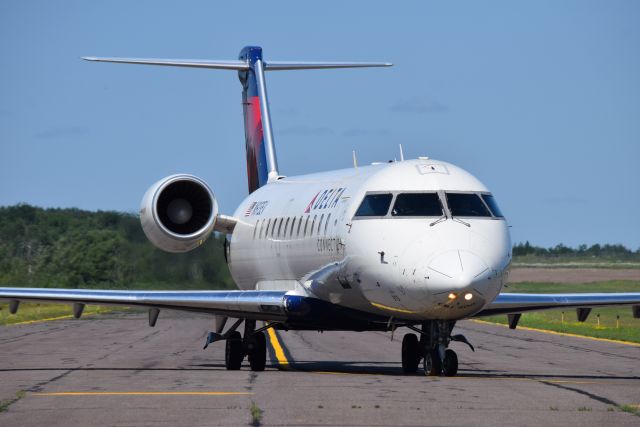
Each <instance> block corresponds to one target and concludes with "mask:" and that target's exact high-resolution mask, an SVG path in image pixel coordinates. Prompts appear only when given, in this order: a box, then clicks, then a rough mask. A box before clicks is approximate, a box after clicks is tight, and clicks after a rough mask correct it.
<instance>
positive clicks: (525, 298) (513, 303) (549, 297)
mask: <svg viewBox="0 0 640 427" xmlns="http://www.w3.org/2000/svg"><path fill="white" fill-rule="evenodd" d="M620 305H629V306H637V305H640V292H628V293H627V292H625V293H589V294H512V293H502V294H500V295H498V297H497V298H496V299H495V300H493V302H491V303H490V304H489V305H488V306H487V307H485V308H484V309H483V310H482V311H480V312H479V313H477V314H476V315H474V316H473V317H482V316H493V315H497V314H512V313H524V312H527V311H537V310H550V309H554V308H578V307H606V306H620Z"/></svg>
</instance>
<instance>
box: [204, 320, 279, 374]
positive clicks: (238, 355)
mask: <svg viewBox="0 0 640 427" xmlns="http://www.w3.org/2000/svg"><path fill="white" fill-rule="evenodd" d="M241 321H242V320H239V321H237V322H236V323H235V324H234V325H233V326H232V327H231V328H230V330H229V331H227V332H226V333H225V334H221V333H220V332H217V333H215V332H210V333H209V335H208V338H207V342H206V344H205V347H204V348H207V346H208V345H209V344H210V343H212V342H215V341H221V340H226V343H225V349H224V350H225V351H224V363H225V367H226V368H227V370H229V371H237V370H238V369H240V368H241V367H242V361H243V360H244V358H245V356H247V359H248V361H249V366H250V367H251V370H252V371H264V368H265V366H266V364H267V337H266V336H265V333H264V329H265V328H260V329H259V330H257V331H256V321H255V320H245V321H244V339H243V338H242V335H240V332H238V331H236V330H235V328H237V327H238V325H239V324H240V322H241ZM223 326H224V325H223ZM220 329H221V328H220Z"/></svg>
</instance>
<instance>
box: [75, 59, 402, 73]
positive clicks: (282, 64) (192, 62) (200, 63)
mask: <svg viewBox="0 0 640 427" xmlns="http://www.w3.org/2000/svg"><path fill="white" fill-rule="evenodd" d="M82 59H84V60H85V61H95V62H115V63H121V64H142V65H164V66H166V67H191V68H209V69H217V70H236V71H243V70H248V69H249V68H250V65H249V63H248V62H246V61H241V60H226V61H222V60H206V59H154V58H102V57H95V56H83V57H82ZM392 65H393V64H391V63H389V62H299V61H297V62H296V61H268V62H267V61H265V63H264V70H265V71H284V70H322V69H330V68H366V67H390V66H392Z"/></svg>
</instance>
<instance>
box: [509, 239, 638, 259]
mask: <svg viewBox="0 0 640 427" xmlns="http://www.w3.org/2000/svg"><path fill="white" fill-rule="evenodd" d="M525 256H537V257H542V258H596V259H603V260H618V261H640V249H638V250H636V251H633V250H631V249H628V248H627V247H625V246H623V245H619V244H618V245H609V244H605V245H600V244H595V245H591V246H587V245H579V246H578V247H576V248H572V247H569V246H565V245H563V244H562V243H560V244H558V245H556V246H554V247H552V248H542V247H539V246H534V245H531V244H530V243H529V242H528V241H527V242H524V243H517V244H515V245H514V246H513V257H514V259H515V258H517V257H525Z"/></svg>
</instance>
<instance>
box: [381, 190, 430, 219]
mask: <svg viewBox="0 0 640 427" xmlns="http://www.w3.org/2000/svg"><path fill="white" fill-rule="evenodd" d="M391 215H393V216H436V217H437V216H442V204H441V203H440V198H439V197H438V194H437V193H404V194H398V196H397V197H396V202H395V204H394V205H393V210H392V211H391Z"/></svg>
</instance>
